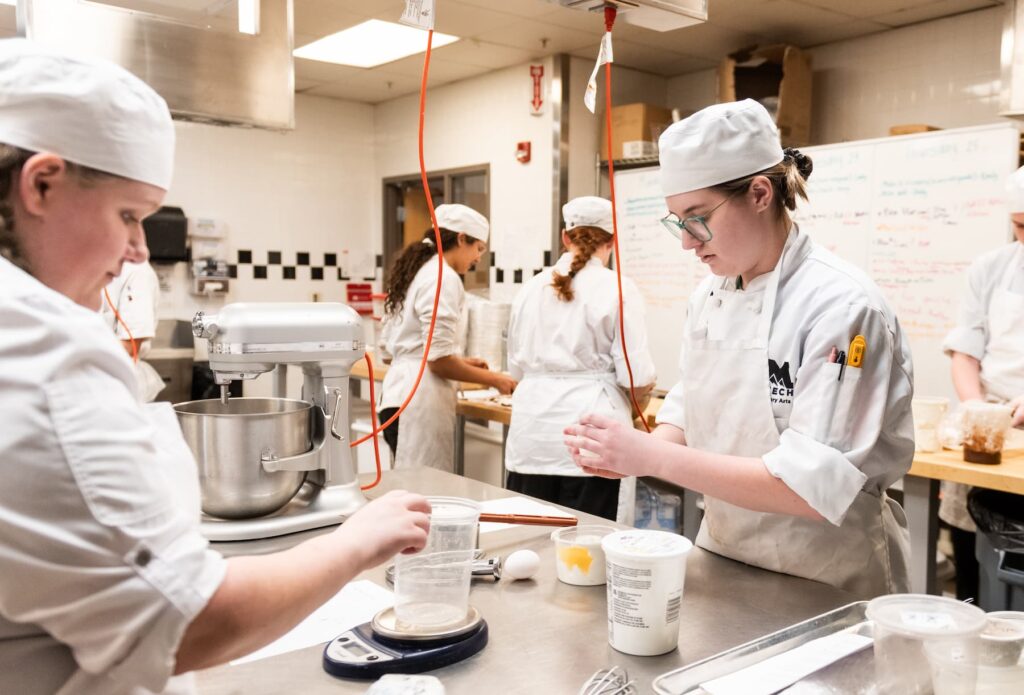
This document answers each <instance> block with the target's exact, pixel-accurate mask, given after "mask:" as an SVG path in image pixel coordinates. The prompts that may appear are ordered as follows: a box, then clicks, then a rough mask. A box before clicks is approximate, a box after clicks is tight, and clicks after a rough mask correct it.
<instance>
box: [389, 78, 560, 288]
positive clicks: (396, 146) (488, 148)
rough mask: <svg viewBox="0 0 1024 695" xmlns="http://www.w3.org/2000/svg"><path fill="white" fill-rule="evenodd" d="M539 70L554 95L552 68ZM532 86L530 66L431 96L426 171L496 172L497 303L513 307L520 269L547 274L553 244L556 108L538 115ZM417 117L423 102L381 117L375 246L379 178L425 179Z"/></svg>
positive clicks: (397, 102) (398, 104)
mask: <svg viewBox="0 0 1024 695" xmlns="http://www.w3.org/2000/svg"><path fill="white" fill-rule="evenodd" d="M539 63H541V64H543V65H544V73H545V78H544V88H545V89H549V88H550V79H549V76H550V75H551V69H552V61H551V59H545V60H543V61H539ZM530 86H531V80H530V70H529V64H522V65H518V66H514V67H511V68H505V69H502V70H496V71H494V72H491V73H487V74H485V75H481V76H480V77H474V78H470V79H467V80H462V81H460V82H456V83H454V84H447V85H443V86H441V87H438V88H436V89H431V90H430V91H429V93H428V97H427V111H426V129H425V133H426V140H425V145H424V160H425V162H426V166H427V169H428V170H441V169H452V168H457V167H466V166H473V165H478V164H487V165H489V167H490V207H491V209H490V211H489V217H490V222H491V241H490V248H491V250H492V251H493V252H494V254H495V255H494V264H495V265H494V266H493V268H492V271H491V272H492V276H491V293H490V295H491V298H492V299H497V300H499V301H510V300H511V297H512V296H513V295H514V292H515V289H517V286H515V285H514V284H513V282H512V281H513V279H514V273H515V269H516V268H518V269H523V268H526V269H532V268H539V267H540V266H541V264H542V254H543V251H544V249H546V248H548V247H549V246H550V240H551V209H552V193H551V161H552V158H551V147H552V137H551V127H552V126H551V124H552V122H553V120H552V114H551V109H550V107H549V108H547V109H545V111H544V113H543V114H541V115H539V116H534V115H531V113H530V96H531V92H530V90H529V88H530ZM418 111H419V96H418V95H409V96H406V97H401V98H399V99H394V100H392V101H388V102H384V103H382V104H378V105H377V107H376V110H375V119H376V138H375V142H376V151H375V155H376V171H377V175H378V179H377V182H378V183H377V184H376V187H375V190H374V193H373V195H374V197H373V201H374V203H373V210H374V212H375V217H374V220H373V226H372V229H373V232H372V233H373V235H374V236H375V238H376V239H380V238H381V235H382V223H383V220H382V219H381V215H380V213H379V211H380V209H381V203H380V200H381V186H380V184H379V181H380V178H386V177H390V176H404V175H408V174H415V173H417V172H419V163H418V158H417V114H418ZM521 141H528V142H530V143H531V146H532V159H531V161H530V162H529V163H526V164H522V163H520V162H518V161H516V157H515V153H516V143H517V142H521ZM499 270H500V271H501V272H500V273H499V272H498V271H499ZM528 272H532V270H531V271H528Z"/></svg>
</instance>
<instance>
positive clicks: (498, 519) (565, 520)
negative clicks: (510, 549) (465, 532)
mask: <svg viewBox="0 0 1024 695" xmlns="http://www.w3.org/2000/svg"><path fill="white" fill-rule="evenodd" d="M480 521H482V522H483V521H488V522H494V523H499V524H523V525H524V526H575V525H577V524H578V523H580V520H579V519H577V518H576V517H574V516H538V515H536V514H487V513H483V514H481V515H480Z"/></svg>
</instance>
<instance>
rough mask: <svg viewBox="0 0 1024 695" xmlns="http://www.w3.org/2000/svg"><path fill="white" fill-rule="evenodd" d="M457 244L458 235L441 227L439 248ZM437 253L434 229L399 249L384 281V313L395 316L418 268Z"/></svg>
mask: <svg viewBox="0 0 1024 695" xmlns="http://www.w3.org/2000/svg"><path fill="white" fill-rule="evenodd" d="M458 245H459V235H458V233H456V232H452V231H449V230H447V229H441V249H442V250H444V251H448V250H449V249H452V248H455V247H456V246H458ZM436 254H437V247H436V246H435V242H434V230H433V229H428V230H427V231H425V232H424V233H423V240H422V241H416V242H413V243H411V244H409V245H408V246H406V247H405V248H404V249H402V250H401V251H399V253H398V255H397V256H396V257H395V260H394V261H393V262H392V263H391V271H390V272H389V273H388V279H387V281H386V282H385V283H384V292H385V293H387V299H385V300H384V313H385V314H389V315H391V316H397V315H398V313H399V312H401V311H402V306H403V305H404V304H405V293H406V292H408V291H409V285H411V284H412V280H413V278H414V277H416V273H418V272H419V269H420V268H422V267H423V265H424V264H425V263H426V262H427V261H429V260H430V258H431V257H432V256H434V255H436Z"/></svg>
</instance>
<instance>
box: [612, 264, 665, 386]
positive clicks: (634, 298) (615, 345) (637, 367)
mask: <svg viewBox="0 0 1024 695" xmlns="http://www.w3.org/2000/svg"><path fill="white" fill-rule="evenodd" d="M622 302H623V308H624V310H625V313H626V323H625V326H626V330H625V333H626V349H627V350H628V351H629V365H630V367H632V370H633V383H634V384H635V385H636V386H647V385H649V384H653V383H654V382H655V381H656V380H657V374H656V373H655V370H654V360H653V359H652V358H651V351H650V349H649V348H648V346H647V322H646V320H645V313H646V311H645V307H644V298H643V295H641V294H640V291H639V290H638V289H637V287H636V285H634V284H633V282H632V281H631V280H630V279H629V278H622ZM617 309H618V307H616V310H617ZM612 359H613V360H614V362H615V377H616V380H617V381H618V384H619V386H621V387H623V388H626V389H628V388H629V372H628V371H627V369H626V360H625V359H624V358H623V351H622V336H621V334H620V332H619V325H618V322H616V324H615V336H614V337H613V338H612Z"/></svg>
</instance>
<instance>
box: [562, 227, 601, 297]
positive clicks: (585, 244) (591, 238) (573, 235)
mask: <svg viewBox="0 0 1024 695" xmlns="http://www.w3.org/2000/svg"><path fill="white" fill-rule="evenodd" d="M566 234H567V235H568V236H569V239H570V240H572V243H573V245H574V246H575V247H576V253H575V254H574V255H573V258H572V265H570V266H569V274H568V275H559V274H558V273H557V272H552V273H551V286H552V287H554V288H555V292H556V293H557V294H558V298H559V299H561V300H562V301H563V302H571V301H572V300H573V298H574V297H575V294H574V293H573V291H572V279H573V278H574V277H576V273H578V272H580V270H582V269H583V266H585V265H586V264H587V263H588V262H590V259H591V257H592V256H593V255H594V251H596V250H597V249H598V248H599V247H601V246H604V245H605V244H607V243H608V242H609V241H611V240H612V235H611V234H609V233H608V232H606V231H604V230H603V229H600V228H599V227H576V228H575V229H573V230H571V231H567V232H566Z"/></svg>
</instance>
